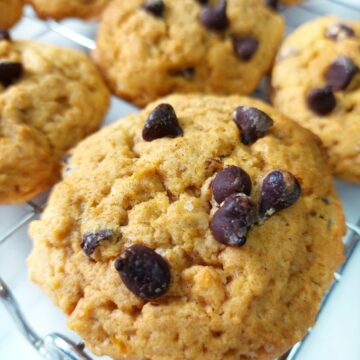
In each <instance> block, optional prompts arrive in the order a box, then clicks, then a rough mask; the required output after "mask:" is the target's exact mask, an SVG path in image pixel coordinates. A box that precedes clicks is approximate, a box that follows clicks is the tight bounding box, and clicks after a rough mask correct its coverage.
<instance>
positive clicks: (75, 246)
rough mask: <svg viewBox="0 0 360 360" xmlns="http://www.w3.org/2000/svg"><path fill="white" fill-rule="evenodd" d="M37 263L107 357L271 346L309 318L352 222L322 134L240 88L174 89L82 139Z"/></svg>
mask: <svg viewBox="0 0 360 360" xmlns="http://www.w3.org/2000/svg"><path fill="white" fill-rule="evenodd" d="M64 174H65V178H64V180H63V181H62V182H61V183H59V184H58V185H56V186H55V188H54V191H53V193H52V195H51V197H50V200H49V203H48V206H47V208H46V210H45V212H44V213H43V215H42V218H41V220H39V221H35V222H33V223H32V224H31V227H30V236H31V238H32V239H33V241H34V249H33V251H32V253H31V255H30V258H29V267H30V276H31V278H32V280H33V281H35V282H36V283H38V284H39V285H40V286H41V287H42V288H43V289H44V290H45V291H46V292H47V293H48V294H49V296H50V297H51V298H52V299H53V301H54V302H55V303H56V304H57V305H58V306H60V307H61V309H62V310H63V311H64V312H65V313H66V314H68V315H69V326H70V328H71V329H73V330H74V331H76V332H77V333H79V334H80V336H81V337H82V338H83V339H84V340H85V342H86V345H87V346H88V347H89V348H90V349H91V350H92V351H93V352H94V353H95V354H98V355H104V354H107V355H109V356H111V357H112V358H114V359H152V360H163V359H169V360H170V359H171V360H175V359H194V360H195V359H205V360H206V359H213V360H215V359H216V360H218V359H223V360H226V359H234V360H235V359H250V358H251V359H274V358H275V357H276V356H278V355H280V354H281V353H283V352H285V350H287V349H288V348H289V347H290V346H291V345H292V344H293V343H295V342H296V341H298V340H299V339H301V337H302V336H303V335H304V334H305V333H306V331H307V329H308V327H309V326H311V325H312V324H313V321H314V318H315V315H316V313H317V310H318V308H319V304H320V300H321V298H322V296H323V294H324V291H325V290H326V289H327V288H328V286H329V284H330V283H331V281H332V278H333V272H334V271H335V270H336V268H337V267H338V265H339V264H340V262H341V260H342V243H341V237H342V235H343V233H344V219H343V214H342V209H341V204H340V201H339V198H338V196H337V195H336V192H335V189H334V186H333V183H332V178H331V174H330V171H329V169H328V167H327V164H326V161H325V160H324V157H323V153H322V150H321V149H320V148H319V147H318V144H317V141H316V139H315V137H314V136H313V135H312V134H311V133H310V132H309V131H307V130H305V129H302V128H301V127H300V126H298V125H297V124H296V123H294V122H292V121H290V120H288V119H286V118H284V117H283V116H282V115H280V114H279V113H278V112H276V111H275V110H274V109H273V108H271V107H270V106H268V105H265V104H264V103H262V102H260V101H257V100H253V99H248V98H243V97H228V98H225V97H214V96H181V95H179V96H171V97H168V98H165V99H161V100H159V101H158V102H157V103H154V104H151V105H149V106H148V107H147V108H146V109H145V110H144V111H142V112H140V113H138V114H134V115H131V116H129V117H127V118H125V119H122V120H121V121H119V122H118V123H115V124H113V125H111V126H109V127H108V128H105V129H103V130H101V131H100V132H99V133H97V134H95V135H92V136H91V137H89V138H88V139H86V140H85V141H83V142H82V143H81V144H80V145H79V146H78V147H76V148H75V150H74V151H73V153H72V157H71V159H70V160H69V163H68V167H67V169H66V171H65V173H64Z"/></svg>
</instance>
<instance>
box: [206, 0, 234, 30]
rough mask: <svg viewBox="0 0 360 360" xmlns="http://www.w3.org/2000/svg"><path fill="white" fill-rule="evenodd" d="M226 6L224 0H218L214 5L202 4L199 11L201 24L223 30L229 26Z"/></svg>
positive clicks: (211, 28) (212, 28)
mask: <svg viewBox="0 0 360 360" xmlns="http://www.w3.org/2000/svg"><path fill="white" fill-rule="evenodd" d="M226 7H227V1H226V0H220V1H219V2H218V4H217V5H215V6H204V7H203V9H202V10H201V13H200V20H201V22H202V23H203V25H204V26H206V27H207V28H208V29H210V30H214V31H222V30H225V29H226V28H227V27H228V26H229V19H228V17H227V15H226Z"/></svg>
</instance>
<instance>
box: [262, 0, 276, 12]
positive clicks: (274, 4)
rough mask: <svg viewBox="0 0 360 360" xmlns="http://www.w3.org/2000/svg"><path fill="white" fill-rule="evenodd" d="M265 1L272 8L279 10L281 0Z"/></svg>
mask: <svg viewBox="0 0 360 360" xmlns="http://www.w3.org/2000/svg"><path fill="white" fill-rule="evenodd" d="M264 3H265V5H266V6H268V7H269V8H270V9H273V10H277V9H278V5H279V0H264Z"/></svg>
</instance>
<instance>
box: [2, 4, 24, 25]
mask: <svg viewBox="0 0 360 360" xmlns="http://www.w3.org/2000/svg"><path fill="white" fill-rule="evenodd" d="M22 8H23V0H0V29H9V28H11V27H12V26H13V25H14V24H15V23H16V22H17V21H18V20H19V19H20V18H21V14H22Z"/></svg>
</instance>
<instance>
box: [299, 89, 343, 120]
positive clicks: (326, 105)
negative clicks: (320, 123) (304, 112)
mask: <svg viewBox="0 0 360 360" xmlns="http://www.w3.org/2000/svg"><path fill="white" fill-rule="evenodd" d="M306 101H307V104H308V107H309V108H310V110H312V111H313V112H314V113H316V114H318V115H327V114H329V113H331V112H332V111H333V110H334V108H335V106H336V99H335V95H334V94H333V92H332V90H331V88H330V86H324V87H320V88H315V89H312V90H310V91H309V92H308V94H307V97H306Z"/></svg>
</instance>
